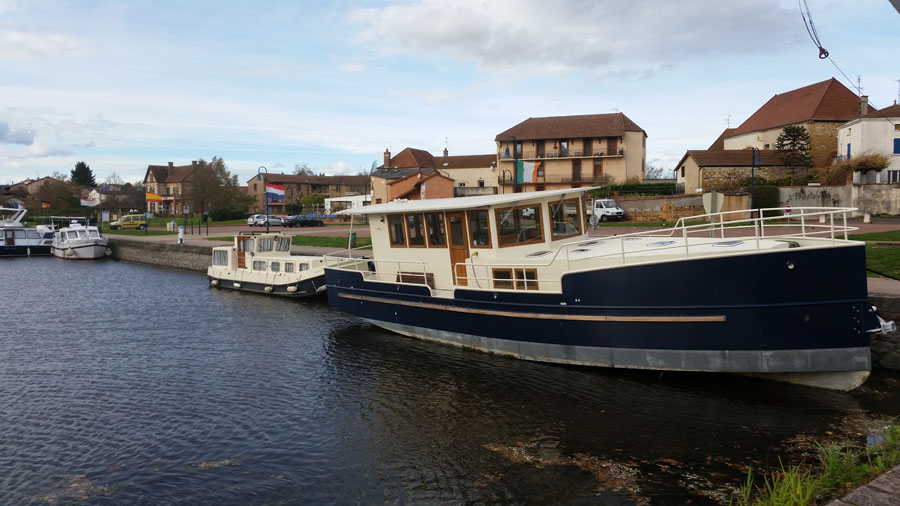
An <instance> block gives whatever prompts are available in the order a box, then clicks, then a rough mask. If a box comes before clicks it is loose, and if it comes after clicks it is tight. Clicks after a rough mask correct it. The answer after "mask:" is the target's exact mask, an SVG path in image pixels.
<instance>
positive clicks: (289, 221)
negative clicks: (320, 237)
mask: <svg viewBox="0 0 900 506" xmlns="http://www.w3.org/2000/svg"><path fill="white" fill-rule="evenodd" d="M283 222H284V226H285V227H321V226H323V225H325V224H324V223H322V220H317V219H315V218H307V217H305V216H300V215H294V216H288V217H287V218H285V219H284V220H283Z"/></svg>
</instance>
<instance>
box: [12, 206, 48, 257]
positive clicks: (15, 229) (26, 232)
mask: <svg viewBox="0 0 900 506" xmlns="http://www.w3.org/2000/svg"><path fill="white" fill-rule="evenodd" d="M26 212H27V211H26V210H25V209H24V208H22V209H13V208H9V207H0V241H2V243H0V256H35V255H49V254H50V247H51V245H52V244H53V229H52V228H51V227H48V226H46V225H38V226H36V227H26V226H25V225H23V224H22V219H23V218H24V217H25V213H26Z"/></svg>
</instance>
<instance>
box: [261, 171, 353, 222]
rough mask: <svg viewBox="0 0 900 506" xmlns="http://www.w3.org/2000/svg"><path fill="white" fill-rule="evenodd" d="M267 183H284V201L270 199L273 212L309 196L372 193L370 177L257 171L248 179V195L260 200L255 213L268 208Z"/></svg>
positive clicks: (282, 184) (280, 184)
mask: <svg viewBox="0 0 900 506" xmlns="http://www.w3.org/2000/svg"><path fill="white" fill-rule="evenodd" d="M266 183H268V184H274V185H278V186H284V200H271V199H270V200H269V214H284V213H285V209H286V206H288V205H296V204H299V203H300V199H302V198H303V197H306V196H309V195H324V196H325V198H332V197H347V196H350V195H365V194H367V193H369V176H305V175H297V174H257V175H255V176H253V177H252V178H250V179H249V180H248V181H247V195H250V196H252V197H253V198H254V199H256V200H255V201H254V202H253V204H251V206H250V207H251V211H250V212H252V213H262V212H264V211H265V209H266V198H265V193H266V190H265V187H266Z"/></svg>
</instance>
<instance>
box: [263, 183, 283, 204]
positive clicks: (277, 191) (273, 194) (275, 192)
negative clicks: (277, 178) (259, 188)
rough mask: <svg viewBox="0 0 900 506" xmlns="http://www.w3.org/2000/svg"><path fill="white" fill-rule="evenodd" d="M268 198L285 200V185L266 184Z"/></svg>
mask: <svg viewBox="0 0 900 506" xmlns="http://www.w3.org/2000/svg"><path fill="white" fill-rule="evenodd" d="M266 198H267V199H275V200H284V185H277V184H269V183H266Z"/></svg>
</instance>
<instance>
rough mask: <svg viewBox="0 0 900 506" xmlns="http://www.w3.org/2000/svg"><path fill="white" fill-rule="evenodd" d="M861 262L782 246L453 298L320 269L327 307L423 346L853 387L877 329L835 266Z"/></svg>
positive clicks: (853, 253)
mask: <svg viewBox="0 0 900 506" xmlns="http://www.w3.org/2000/svg"><path fill="white" fill-rule="evenodd" d="M862 265H865V250H864V248H863V247H862V246H856V245H851V246H846V247H835V248H827V249H803V250H798V249H790V250H781V251H778V252H768V253H762V254H751V255H735V256H728V257H721V258H704V259H696V260H681V261H672V262H663V263H657V264H647V265H639V266H627V267H617V268H607V269H598V270H592V271H586V272H577V273H569V274H566V275H565V276H564V278H563V283H562V286H563V288H562V293H537V292H534V293H529V292H525V291H520V292H513V291H490V290H471V289H466V288H461V289H457V290H456V291H455V296H454V298H452V299H447V298H438V297H433V296H431V295H430V291H429V289H428V288H427V287H425V286H415V285H401V284H395V283H381V282H373V281H367V280H366V279H365V277H364V274H362V273H359V272H352V271H343V270H337V269H326V282H327V284H328V296H329V302H330V303H331V304H332V305H334V306H336V307H338V308H340V309H342V310H344V311H347V312H349V313H351V314H355V315H357V316H360V317H362V318H364V319H366V320H368V321H370V322H372V323H373V324H375V325H378V326H380V327H383V328H386V329H389V330H392V331H395V332H397V333H400V334H404V335H408V336H413V337H417V338H421V339H427V340H433V341H439V342H444V343H450V344H455V345H458V346H464V347H467V348H472V349H477V350H482V351H487V352H491V353H498V354H502V355H507V356H513V357H517V358H522V359H528V360H538V361H544V362H555V363H566V364H577V365H590V366H603V367H624V368H639V369H658V370H678V371H707V372H731V373H742V374H762V375H779V376H781V377H779V378H776V379H784V380H788V381H793V382H804V381H794V380H792V379H791V378H792V377H793V376H798V375H799V376H803V377H805V378H814V376H835V375H837V376H842V377H848V378H851V379H850V380H849V381H843V380H841V381H837V384H840V385H842V386H839V387H837V388H838V389H849V388H852V387H855V386H858V383H859V382H861V381H864V380H865V376H867V373H868V371H869V370H870V367H871V358H870V350H869V337H868V331H869V330H870V329H873V328H876V327H877V326H878V324H877V318H876V317H875V314H874V311H873V310H872V308H871V305H869V304H868V302H867V291H866V278H865V272H864V270H862V269H857V268H844V266H862ZM824 272H828V273H829V275H828V276H825V275H823V273H824ZM807 373H815V374H807ZM860 377H861V380H860V379H859V378H860ZM853 378H855V379H853ZM817 383H823V384H822V385H818V384H817ZM824 383H828V382H826V381H821V382H814V383H813V384H817V386H826V387H828V386H827V385H825V384H824ZM830 388H834V387H830Z"/></svg>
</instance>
